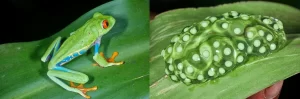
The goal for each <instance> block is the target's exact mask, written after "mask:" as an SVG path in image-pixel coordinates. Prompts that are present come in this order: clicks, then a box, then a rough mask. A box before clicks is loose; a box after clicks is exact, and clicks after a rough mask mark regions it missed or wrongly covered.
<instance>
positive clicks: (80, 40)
mask: <svg viewBox="0 0 300 99" xmlns="http://www.w3.org/2000/svg"><path fill="white" fill-rule="evenodd" d="M115 22H116V20H115V19H114V18H113V17H112V16H107V15H103V14H101V13H99V12H96V13H95V14H94V15H93V17H92V18H91V19H89V20H88V21H87V22H86V23H85V24H84V25H83V26H82V27H80V28H79V29H77V30H76V31H74V32H72V33H71V34H70V36H69V37H68V38H67V39H66V40H65V41H64V42H63V43H62V45H61V47H60V42H61V37H57V38H56V39H55V40H54V41H53V42H52V44H51V45H50V47H49V48H48V49H47V51H46V52H45V54H44V55H43V56H42V58H41V60H42V61H43V62H47V61H48V60H49V59H50V58H51V57H52V58H51V60H50V61H49V64H48V69H49V70H48V72H47V75H48V76H49V78H50V79H51V80H52V81H54V82H55V83H56V84H58V85H60V86H61V87H63V88H64V89H66V90H68V91H71V92H76V93H79V94H80V95H82V96H83V97H85V98H90V96H88V95H87V94H86V92H88V91H94V90H97V86H94V87H92V88H84V87H83V84H85V83H86V82H87V81H88V80H89V78H88V76H87V75H86V74H83V73H81V72H77V71H74V70H70V69H67V68H65V67H63V65H64V64H66V63H68V62H70V61H71V60H72V59H74V58H75V57H78V56H80V55H82V54H84V53H85V52H87V50H88V49H90V48H91V47H92V46H94V56H93V59H94V60H95V61H96V63H97V64H98V65H100V66H102V67H109V66H114V65H121V64H123V63H124V61H121V62H114V58H115V57H116V56H117V54H118V53H117V52H114V54H113V55H112V57H111V58H109V59H105V58H104V56H103V53H100V55H99V47H100V42H101V37H102V36H103V35H105V34H106V33H107V32H109V31H110V30H111V28H112V27H113V26H114V24H115ZM61 79H63V80H67V81H70V86H68V85H67V84H65V83H64V82H62V81H61ZM74 83H78V84H80V85H79V86H75V85H74Z"/></svg>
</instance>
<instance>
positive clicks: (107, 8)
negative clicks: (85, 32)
mask: <svg viewBox="0 0 300 99" xmlns="http://www.w3.org/2000/svg"><path fill="white" fill-rule="evenodd" d="M148 2H149V1H147V0H118V1H111V2H108V3H105V4H103V5H99V6H98V7H96V8H94V9H92V10H90V11H89V12H87V13H85V14H83V15H82V16H80V17H79V18H78V19H77V20H75V21H74V22H72V23H71V24H70V25H68V26H66V27H65V28H64V29H62V30H61V31H59V32H57V33H55V34H54V35H52V36H51V37H48V38H45V39H41V40H38V41H32V42H18V43H8V44H2V45H0V68H1V69H0V81H1V83H0V98H1V99H28V98H29V99H32V98H34V99H43V98H44V99H49V98H51V99H52V98H54V99H56V98H58V99H70V98H72V99H83V98H84V97H82V96H81V95H79V94H78V93H74V92H69V91H66V90H64V89H63V88H62V87H60V86H58V85H57V84H56V83H54V82H53V81H52V80H50V79H49V78H48V76H47V75H46V73H47V70H48V68H47V63H43V62H42V61H41V57H42V55H43V54H44V52H45V51H46V49H47V48H48V46H49V45H50V44H51V42H52V41H53V40H54V39H55V38H56V37H57V36H62V37H68V36H69V34H70V33H71V32H73V31H75V30H76V29H77V28H79V27H80V26H81V25H83V24H84V23H85V22H86V21H87V20H88V19H90V18H91V17H92V15H93V13H94V12H101V13H103V14H106V15H111V16H113V17H115V18H116V24H115V26H114V27H113V28H112V30H111V31H110V32H109V33H107V34H106V35H105V36H104V37H103V38H102V42H101V50H100V51H101V52H104V54H105V56H106V57H110V56H111V54H112V53H113V52H114V51H117V52H119V56H117V58H116V61H125V64H123V65H120V66H113V67H107V68H100V67H98V66H92V63H94V61H93V59H92V53H93V52H92V51H89V52H88V53H87V54H84V55H82V56H80V57H78V58H75V59H74V60H72V61H71V62H70V63H68V64H65V67H66V68H69V69H72V70H76V71H79V72H82V73H85V74H87V75H88V76H89V78H90V81H89V82H88V83H87V84H85V85H84V87H92V86H98V90H96V91H91V92H88V93H87V94H88V95H90V96H91V98H92V99H93V98H94V99H141V98H142V99H143V98H148V97H149V90H148V89H149V57H148V56H149V3H148ZM58 23H59V22H58ZM45 31H46V30H45ZM66 83H69V82H68V81H66Z"/></svg>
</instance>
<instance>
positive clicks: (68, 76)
mask: <svg viewBox="0 0 300 99" xmlns="http://www.w3.org/2000/svg"><path fill="white" fill-rule="evenodd" d="M47 75H48V76H49V78H50V79H51V80H53V81H54V82H55V83H57V84H58V85H60V86H61V87H63V88H64V89H66V90H68V91H72V92H76V93H79V94H80V95H82V96H83V97H85V98H90V96H88V95H86V92H88V91H93V90H97V86H94V87H92V88H84V87H83V84H85V83H86V82H87V81H88V80H89V78H88V76H87V75H85V74H83V73H80V72H77V71H73V70H70V69H67V68H64V67H62V66H55V67H54V68H53V69H50V70H49V71H48V72H47ZM58 78H60V79H64V80H67V81H70V84H71V86H68V85H66V84H65V83H64V82H62V81H61V80H60V79H58ZM73 82H75V83H79V84H80V85H79V86H75V85H74V83H73Z"/></svg>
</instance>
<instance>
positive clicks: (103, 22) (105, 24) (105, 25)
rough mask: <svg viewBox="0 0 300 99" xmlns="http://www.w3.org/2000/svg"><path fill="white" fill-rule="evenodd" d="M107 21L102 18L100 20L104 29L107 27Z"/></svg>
mask: <svg viewBox="0 0 300 99" xmlns="http://www.w3.org/2000/svg"><path fill="white" fill-rule="evenodd" d="M108 25H109V24H108V21H107V20H103V21H102V27H103V28H104V29H106V28H108Z"/></svg>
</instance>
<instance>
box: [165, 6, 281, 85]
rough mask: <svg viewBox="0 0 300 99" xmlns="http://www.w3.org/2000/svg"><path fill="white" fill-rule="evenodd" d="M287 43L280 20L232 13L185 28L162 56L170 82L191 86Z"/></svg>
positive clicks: (211, 17)
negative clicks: (179, 82)
mask: <svg viewBox="0 0 300 99" xmlns="http://www.w3.org/2000/svg"><path fill="white" fill-rule="evenodd" d="M285 43H286V36H285V33H284V30H283V24H282V22H281V21H280V20H278V19H276V18H274V17H270V16H262V15H250V14H244V13H238V12H236V11H230V12H227V13H224V14H222V15H219V16H210V17H207V18H205V19H204V20H202V21H200V22H197V23H193V24H191V25H190V26H186V27H185V28H183V29H182V33H180V34H178V35H176V36H174V37H173V38H172V39H171V43H170V44H169V45H168V46H167V47H166V48H164V49H163V50H162V52H161V55H162V57H163V58H164V60H165V64H166V65H165V66H166V68H165V72H166V74H167V75H168V76H169V77H170V79H172V80H173V81H182V82H184V83H185V84H187V85H189V84H195V83H201V82H206V81H208V80H212V79H216V78H218V77H221V76H225V75H226V74H227V73H229V72H231V71H234V69H235V68H237V67H239V66H241V65H243V64H246V63H249V62H251V61H253V60H255V59H257V57H262V56H267V55H269V54H271V53H274V52H276V51H278V50H280V49H281V48H283V47H284V46H285Z"/></svg>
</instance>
